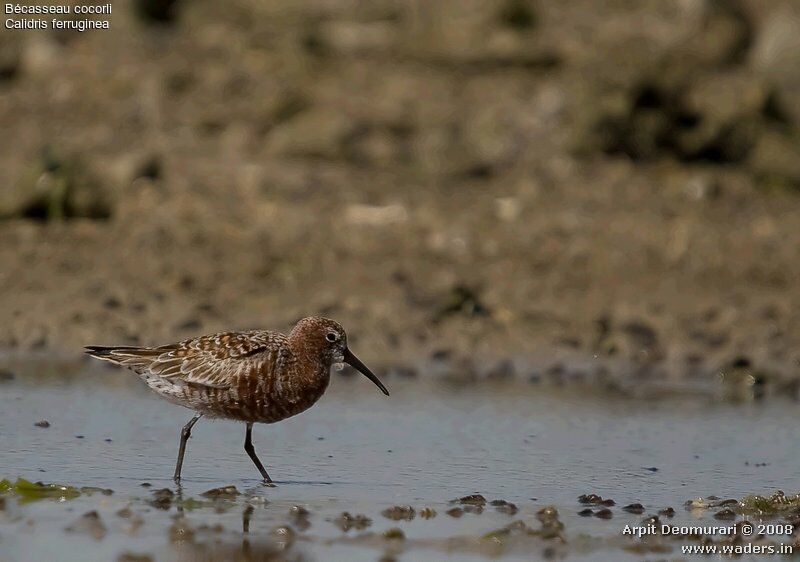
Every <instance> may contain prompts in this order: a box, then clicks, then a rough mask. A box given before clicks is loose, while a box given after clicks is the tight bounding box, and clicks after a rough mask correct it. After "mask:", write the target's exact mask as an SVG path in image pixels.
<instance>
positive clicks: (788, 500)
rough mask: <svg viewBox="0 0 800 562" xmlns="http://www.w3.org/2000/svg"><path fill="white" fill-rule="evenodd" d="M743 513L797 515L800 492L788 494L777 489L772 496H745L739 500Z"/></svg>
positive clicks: (799, 507) (799, 506)
mask: <svg viewBox="0 0 800 562" xmlns="http://www.w3.org/2000/svg"><path fill="white" fill-rule="evenodd" d="M738 508H739V509H738V510H737V511H739V512H740V513H742V514H752V515H797V514H800V494H794V495H790V496H787V495H786V494H784V493H783V492H781V491H777V492H775V493H774V494H772V495H771V496H759V495H751V496H745V497H744V498H742V500H741V501H740V502H739V506H738Z"/></svg>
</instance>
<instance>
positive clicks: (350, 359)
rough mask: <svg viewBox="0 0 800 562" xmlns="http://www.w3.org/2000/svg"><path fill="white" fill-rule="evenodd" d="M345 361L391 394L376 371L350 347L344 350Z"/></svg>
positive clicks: (383, 390) (385, 392) (386, 393)
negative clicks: (364, 362) (363, 361)
mask: <svg viewBox="0 0 800 562" xmlns="http://www.w3.org/2000/svg"><path fill="white" fill-rule="evenodd" d="M344 362H345V363H347V364H348V365H350V366H351V367H353V368H354V369H356V370H357V371H358V372H360V373H361V374H362V375H364V376H365V377H367V378H368V379H369V380H371V381H372V382H374V383H375V385H376V386H377V387H378V388H380V389H381V392H383V393H384V394H385V395H386V396H389V391H388V390H386V387H385V386H383V383H382V382H381V381H380V379H379V378H378V377H376V376H375V373H373V372H372V371H370V370H369V369H368V368H367V366H366V365H364V364H363V363H362V362H361V360H359V358H358V357H356V356H355V355H353V352H352V351H350V350H349V349H345V350H344Z"/></svg>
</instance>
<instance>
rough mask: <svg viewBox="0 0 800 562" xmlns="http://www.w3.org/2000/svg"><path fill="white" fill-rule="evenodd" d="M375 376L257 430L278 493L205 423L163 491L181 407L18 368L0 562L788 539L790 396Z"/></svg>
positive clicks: (599, 556) (583, 549)
mask: <svg viewBox="0 0 800 562" xmlns="http://www.w3.org/2000/svg"><path fill="white" fill-rule="evenodd" d="M388 385H389V386H390V388H391V391H392V396H391V398H389V399H386V398H385V397H383V396H381V395H380V394H377V393H376V392H374V389H373V388H371V387H370V386H369V384H368V381H363V380H360V379H358V378H347V377H338V376H334V380H333V381H332V384H331V389H330V390H329V392H328V394H327V395H326V396H325V397H323V399H322V400H321V401H320V403H319V404H317V405H316V406H315V407H314V408H312V409H311V410H309V411H308V412H306V413H304V414H302V415H300V416H298V417H296V418H293V419H290V420H287V421H285V422H283V423H281V424H277V425H273V426H258V427H257V428H256V430H255V433H254V442H255V446H256V449H257V450H258V452H259V454H260V455H261V457H262V459H263V460H264V462H265V464H266V466H267V467H268V469H269V470H270V473H271V475H272V476H273V477H274V478H275V480H276V482H277V486H276V487H274V488H269V487H265V486H262V485H261V484H260V483H259V480H258V478H257V476H258V473H257V471H256V470H255V468H254V467H253V466H252V465H251V464H250V461H249V459H248V458H247V456H246V455H245V454H244V451H243V450H242V443H243V440H244V431H243V426H241V425H240V424H235V423H232V422H207V421H205V420H203V421H201V422H200V423H199V424H198V425H197V426H196V428H195V431H194V432H193V436H192V439H191V441H190V442H189V446H188V451H187V456H186V462H185V465H184V479H185V480H184V482H183V485H182V487H181V488H177V487H176V486H175V485H174V483H173V482H172V481H171V479H170V476H171V474H172V469H173V467H174V461H175V455H176V452H177V444H178V434H179V431H180V427H181V426H182V425H183V424H184V423H185V421H186V420H187V419H188V417H189V416H190V413H189V412H188V411H186V410H183V409H181V408H178V407H174V406H172V405H170V404H167V403H164V402H163V401H160V400H158V399H157V397H155V396H153V395H151V394H150V393H149V392H148V391H147V390H146V389H145V388H143V386H142V385H140V384H139V382H138V381H137V380H136V379H135V377H133V376H131V375H130V374H129V373H127V372H124V371H112V370H106V369H93V370H91V371H86V370H83V371H81V372H80V373H79V374H76V375H73V376H69V377H63V376H58V373H57V369H51V370H49V371H48V370H47V369H43V368H37V369H33V370H31V372H30V373H29V372H27V370H24V371H23V372H18V373H17V375H16V376H15V377H14V378H13V379H8V380H4V381H0V451H2V455H0V560H2V561H3V562H11V561H16V560H31V559H36V560H56V559H57V560H66V561H70V560H85V559H87V558H89V559H104V560H121V561H122V560H126V561H133V560H271V559H276V560H331V559H333V560H393V559H398V560H431V559H454V560H455V559H458V560H484V559H488V558H494V557H503V558H504V559H507V560H518V559H519V560H530V559H552V558H555V559H563V558H566V559H570V560H640V559H642V558H652V557H656V558H687V557H691V555H689V556H687V555H685V554H683V553H682V551H681V548H682V546H685V545H706V546H709V545H718V546H722V545H730V546H737V545H738V546H740V547H743V546H746V545H753V546H764V547H767V546H774V547H776V548H780V545H795V546H798V547H800V545H796V543H797V540H798V539H797V537H798V535H797V534H796V533H795V532H794V529H795V528H798V527H800V520H798V516H800V500H798V497H797V496H795V495H794V494H795V493H796V492H797V491H798V490H800V481H798V476H797V472H796V455H795V454H794V451H795V447H794V446H795V438H794V437H795V435H796V429H795V428H796V423H795V421H796V407H797V406H796V404H795V403H794V402H791V401H788V400H786V401H782V400H780V399H778V398H771V399H768V400H764V401H758V402H749V403H733V402H730V401H720V400H718V399H716V398H714V397H712V396H709V395H699V396H698V397H696V398H686V397H681V398H679V399H678V398H671V399H662V400H658V401H656V400H632V399H630V398H614V397H611V396H608V395H601V394H600V393H599V391H597V390H596V389H595V390H591V389H590V388H587V387H585V386H577V385H564V386H561V387H542V386H536V385H531V384H528V383H521V382H520V381H516V380H505V381H484V382H479V383H475V384H472V385H459V384H453V383H452V381H450V382H448V381H442V380H437V379H434V378H421V379H417V380H410V379H400V378H396V379H390V380H389V381H388ZM45 422H46V423H45ZM37 482H42V483H44V485H40V484H37ZM778 490H783V491H784V492H785V493H779V492H778ZM747 524H752V525H753V530H752V532H749V533H748V532H747V527H746V525H747ZM759 524H764V525H766V527H764V528H763V529H759V528H758V525H759ZM650 525H652V526H653V528H654V529H656V531H657V532H653V533H651V534H647V535H645V536H642V537H638V536H636V535H635V534H625V533H623V531H624V530H625V529H626V526H629V527H630V528H632V529H634V528H639V529H641V528H646V527H648V526H650ZM665 525H666V526H669V527H670V528H673V527H677V528H678V529H677V531H675V532H672V531H669V532H666V533H665V532H664V529H665V528H664V527H663V526H665ZM683 527H686V529H681V528H683ZM759 530H763V531H765V533H764V536H759V533H758V531H759ZM787 531H788V532H787ZM762 552H763V551H762ZM776 552H777V551H776ZM761 557H762V555H752V559H760V558H761ZM743 559H748V557H747V555H745V556H744V558H743Z"/></svg>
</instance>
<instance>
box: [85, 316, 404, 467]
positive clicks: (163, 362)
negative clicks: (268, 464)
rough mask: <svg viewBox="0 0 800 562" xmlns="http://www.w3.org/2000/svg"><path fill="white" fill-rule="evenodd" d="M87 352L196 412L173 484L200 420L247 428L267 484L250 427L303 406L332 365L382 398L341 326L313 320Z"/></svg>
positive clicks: (250, 451)
mask: <svg viewBox="0 0 800 562" xmlns="http://www.w3.org/2000/svg"><path fill="white" fill-rule="evenodd" d="M86 353H88V354H89V355H91V356H93V357H96V358H98V359H102V360H104V361H110V362H112V363H116V364H118V365H122V366H124V367H128V368H129V369H131V370H132V371H134V372H135V373H137V374H138V375H139V377H140V378H141V379H142V380H144V381H145V382H146V383H147V385H148V386H149V387H150V388H152V389H153V390H154V391H156V392H157V393H158V394H160V395H161V396H163V397H164V398H166V399H167V400H169V401H170V402H173V403H175V404H178V405H181V406H185V407H187V408H190V409H192V410H195V411H196V412H198V414H197V415H196V416H195V417H194V418H192V420H190V421H189V423H188V424H186V426H185V427H184V429H183V431H182V433H181V445H180V450H179V454H178V464H177V466H176V469H175V479H176V480H179V479H180V472H181V466H182V462H183V452H184V450H185V446H186V440H187V439H188V438H189V435H190V433H191V429H192V427H193V426H194V424H195V422H196V421H197V420H198V419H199V418H200V417H201V416H203V415H206V416H209V417H217V418H226V419H232V420H238V421H243V422H245V423H246V424H247V434H246V440H245V450H247V452H248V454H249V455H250V457H251V458H252V459H253V462H254V463H255V464H256V466H257V467H258V468H259V470H260V471H261V473H262V476H264V479H265V480H266V481H268V482H270V481H271V480H270V478H269V475H268V474H267V472H266V470H264V468H263V466H262V465H261V462H260V461H259V460H258V457H257V456H256V454H255V451H254V450H253V447H252V443H251V439H250V435H251V431H252V425H253V423H275V422H278V421H281V420H284V419H286V418H288V417H290V416H294V415H296V414H299V413H300V412H303V411H305V410H307V409H308V408H310V407H311V406H312V405H313V404H314V403H315V402H316V401H317V400H319V399H320V397H321V396H322V394H323V393H324V392H325V389H326V388H327V387H328V382H329V381H330V368H331V366H332V364H333V363H341V362H347V363H349V364H351V365H352V366H354V367H355V368H356V369H358V370H359V371H361V372H362V373H363V374H364V375H365V376H366V377H367V378H369V379H370V380H372V381H373V382H374V383H375V384H376V385H378V387H379V388H380V389H381V390H382V391H383V393H384V394H386V395H387V396H388V395H389V392H388V391H387V390H386V388H385V387H384V386H383V384H382V383H381V382H380V381H379V380H378V378H377V377H376V376H375V375H374V374H373V373H372V372H371V371H370V370H369V369H367V367H366V366H365V365H364V364H363V363H361V361H359V360H358V359H357V358H356V357H355V355H353V354H352V353H351V352H350V350H349V349H348V347H347V334H346V333H345V331H344V328H342V326H341V325H340V324H339V323H338V322H334V321H333V320H330V319H328V318H321V317H318V316H312V317H309V318H304V319H302V320H300V321H299V322H298V323H297V325H296V326H295V327H294V329H293V330H292V331H291V333H290V334H289V335H288V336H286V335H284V334H281V333H278V332H268V331H263V330H252V331H248V332H221V333H217V334H211V335H207V336H200V337H197V338H192V339H188V340H184V341H181V342H178V343H174V344H169V345H163V346H160V347H100V346H90V347H87V348H86Z"/></svg>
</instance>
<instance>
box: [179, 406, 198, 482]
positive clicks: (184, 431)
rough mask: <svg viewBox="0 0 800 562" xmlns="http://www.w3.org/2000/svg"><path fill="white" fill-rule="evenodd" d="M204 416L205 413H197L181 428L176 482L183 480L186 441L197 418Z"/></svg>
mask: <svg viewBox="0 0 800 562" xmlns="http://www.w3.org/2000/svg"><path fill="white" fill-rule="evenodd" d="M202 416H203V414H197V415H196V416H195V417H193V418H192V419H190V420H189V423H187V424H186V425H184V426H183V429H181V446H180V448H179V449H178V464H176V465H175V475H174V476H173V477H172V479H173V480H175V482H180V481H181V468H182V467H183V455H184V453H186V442H187V441H188V440H189V437H190V436H191V435H192V427H194V424H196V423H197V420H199V419H200V418H201V417H202Z"/></svg>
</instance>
